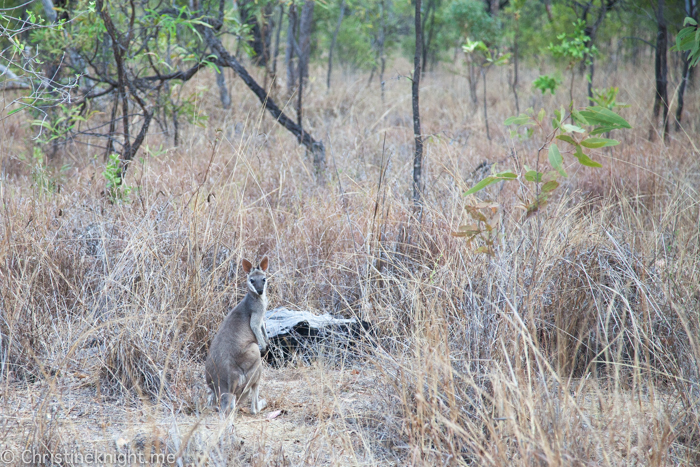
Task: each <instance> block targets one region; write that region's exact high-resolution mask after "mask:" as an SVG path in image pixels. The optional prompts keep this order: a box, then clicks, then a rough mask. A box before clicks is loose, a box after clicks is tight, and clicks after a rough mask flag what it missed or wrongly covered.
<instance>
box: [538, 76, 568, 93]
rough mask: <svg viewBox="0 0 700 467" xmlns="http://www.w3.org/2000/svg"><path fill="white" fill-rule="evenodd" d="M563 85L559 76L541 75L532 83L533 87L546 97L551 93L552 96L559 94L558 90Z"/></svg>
mask: <svg viewBox="0 0 700 467" xmlns="http://www.w3.org/2000/svg"><path fill="white" fill-rule="evenodd" d="M560 84H561V79H560V78H558V77H557V76H550V75H540V76H538V77H537V79H535V81H533V82H532V87H533V88H535V89H539V90H540V91H541V92H542V95H545V94H546V93H547V91H549V92H550V93H551V94H552V95H554V94H555V93H556V92H557V88H558V87H559V85H560Z"/></svg>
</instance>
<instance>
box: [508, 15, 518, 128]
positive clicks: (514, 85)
mask: <svg viewBox="0 0 700 467" xmlns="http://www.w3.org/2000/svg"><path fill="white" fill-rule="evenodd" d="M516 21H517V19H516ZM519 32H520V23H516V25H515V38H514V39H513V82H512V83H510V88H511V89H512V90H513V96H514V97H515V111H516V113H517V114H518V115H520V103H519V102H518V33H519Z"/></svg>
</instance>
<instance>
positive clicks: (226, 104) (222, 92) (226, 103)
mask: <svg viewBox="0 0 700 467" xmlns="http://www.w3.org/2000/svg"><path fill="white" fill-rule="evenodd" d="M216 85H217V86H219V97H220V98H221V106H222V107H223V108H224V109H230V108H231V96H229V94H228V88H227V87H226V77H225V76H224V72H223V70H221V69H219V70H216Z"/></svg>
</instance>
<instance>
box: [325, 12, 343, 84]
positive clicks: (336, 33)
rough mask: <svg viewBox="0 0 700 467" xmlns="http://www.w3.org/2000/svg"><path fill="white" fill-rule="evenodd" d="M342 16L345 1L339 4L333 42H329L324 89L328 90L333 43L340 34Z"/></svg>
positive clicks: (331, 68)
mask: <svg viewBox="0 0 700 467" xmlns="http://www.w3.org/2000/svg"><path fill="white" fill-rule="evenodd" d="M343 15H345V0H342V1H341V2H340V14H339V15H338V23H337V24H336V25H335V31H333V40H331V47H330V49H329V50H328V76H327V77H326V87H327V89H329V90H330V88H331V71H332V70H333V49H334V48H335V43H336V41H337V40H338V33H339V32H340V24H341V23H342V22H343Z"/></svg>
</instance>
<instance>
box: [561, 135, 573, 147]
mask: <svg viewBox="0 0 700 467" xmlns="http://www.w3.org/2000/svg"><path fill="white" fill-rule="evenodd" d="M557 139H560V140H562V141H566V142H567V143H569V144H573V145H574V146H578V143H577V142H576V140H575V139H573V138H572V137H571V136H569V135H557Z"/></svg>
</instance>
